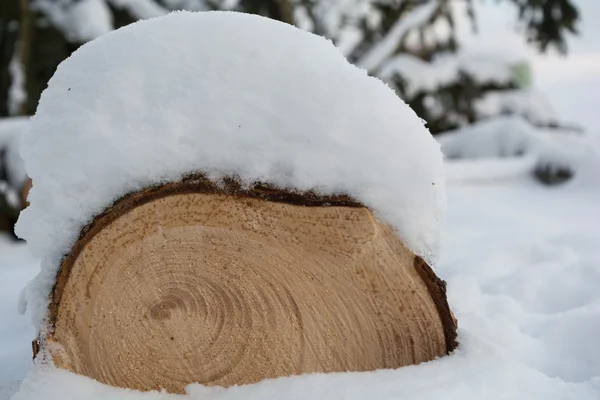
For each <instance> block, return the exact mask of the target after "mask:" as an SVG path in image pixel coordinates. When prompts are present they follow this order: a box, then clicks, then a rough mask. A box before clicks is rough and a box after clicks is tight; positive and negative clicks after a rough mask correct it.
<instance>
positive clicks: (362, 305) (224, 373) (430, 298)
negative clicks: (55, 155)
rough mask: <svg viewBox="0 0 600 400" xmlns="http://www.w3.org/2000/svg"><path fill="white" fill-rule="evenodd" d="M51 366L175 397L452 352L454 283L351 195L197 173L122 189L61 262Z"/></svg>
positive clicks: (48, 342)
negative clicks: (449, 287)
mask: <svg viewBox="0 0 600 400" xmlns="http://www.w3.org/2000/svg"><path fill="white" fill-rule="evenodd" d="M49 314H50V325H51V329H50V332H52V333H50V334H48V336H47V337H45V338H41V346H42V347H45V348H46V349H47V350H48V351H49V353H50V355H51V356H52V358H53V360H54V362H55V364H56V366H58V367H59V368H64V369H67V370H70V371H72V372H75V373H78V374H82V375H86V376H89V377H91V378H94V379H96V380H98V381H100V382H103V383H106V384H110V385H113V386H119V387H124V388H134V389H140V390H151V389H160V388H165V389H166V390H167V391H169V392H172V393H182V392H183V391H184V387H185V386H186V385H187V384H189V383H193V382H199V383H202V384H205V385H220V386H231V385H240V384H249V383H254V382H258V381H260V380H263V379H267V378H275V377H280V376H288V375H297V374H303V373H311V372H335V371H369V370H376V369H381V368H398V367H401V366H405V365H410V364H418V363H420V362H424V361H429V360H432V359H434V358H436V357H439V356H443V355H446V354H448V353H449V352H450V351H452V350H453V349H454V347H455V346H456V341H455V339H456V321H455V319H454V317H453V316H452V313H451V312H450V309H449V307H448V304H447V301H446V293H445V285H444V282H443V281H441V280H440V279H439V278H437V276H436V275H435V274H434V272H433V271H432V270H431V268H429V266H428V265H427V264H426V263H425V262H424V261H423V260H422V259H421V258H419V257H416V256H415V255H414V254H413V253H411V252H410V251H408V250H407V249H406V248H405V247H404V245H403V244H402V242H401V241H400V240H399V239H398V237H397V236H396V234H395V233H394V232H393V231H392V229H391V228H389V227H388V226H387V225H385V224H383V223H381V222H380V221H378V220H377V219H376V218H375V217H374V216H373V214H372V213H371V212H370V211H369V210H368V209H367V208H365V207H363V206H361V205H360V204H358V203H356V202H354V201H353V200H352V199H350V198H347V197H344V196H337V197H326V198H325V197H318V196H316V195H314V194H312V193H304V194H294V193H289V192H284V191H280V190H276V189H273V188H270V187H267V186H264V185H257V186H254V187H253V188H251V189H247V190H244V189H242V188H240V187H239V186H238V185H237V184H235V182H233V181H227V183H226V184H224V185H222V186H216V185H215V184H213V183H211V182H210V181H208V180H205V179H203V178H195V179H188V180H185V181H183V182H179V183H172V184H166V185H164V186H161V187H155V188H151V189H148V190H145V191H142V192H139V193H136V194H132V195H129V196H127V197H125V198H123V199H122V200H120V201H118V202H117V203H116V204H115V205H114V206H113V207H112V208H110V209H109V210H107V211H106V212H105V213H104V214H102V215H100V216H98V217H97V218H96V219H95V220H94V222H93V223H92V224H91V225H90V226H88V227H87V228H86V229H84V231H83V232H82V234H81V237H80V239H79V240H78V241H77V242H76V243H75V245H74V246H73V249H72V251H71V253H70V254H69V255H68V257H67V258H66V259H65V260H64V261H63V263H62V265H61V269H60V271H59V274H58V276H57V282H56V285H55V287H54V290H53V293H52V301H51V305H50V310H49Z"/></svg>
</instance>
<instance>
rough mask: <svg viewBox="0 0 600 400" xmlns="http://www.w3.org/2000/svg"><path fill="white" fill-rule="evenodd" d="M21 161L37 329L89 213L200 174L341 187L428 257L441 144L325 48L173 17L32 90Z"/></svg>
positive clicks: (225, 17) (234, 21)
mask: <svg viewBox="0 0 600 400" xmlns="http://www.w3.org/2000/svg"><path fill="white" fill-rule="evenodd" d="M22 156H23V158H24V160H25V162H26V167H27V171H28V173H29V176H30V177H31V178H32V179H33V182H34V185H33V189H32V190H31V192H30V194H29V200H30V202H31V205H30V207H28V208H27V209H26V210H25V211H24V212H22V213H21V217H20V219H19V221H18V224H17V227H16V232H17V234H18V235H20V236H21V237H23V238H24V239H26V240H27V242H28V244H29V247H30V249H31V250H32V251H33V254H34V255H35V256H37V257H39V258H40V259H41V260H42V272H41V273H40V275H39V276H38V277H37V278H36V279H35V280H34V281H33V282H32V283H31V284H29V285H28V287H27V288H26V289H25V291H24V302H23V303H22V305H23V308H24V307H25V304H26V303H28V306H29V307H30V308H31V309H32V312H33V316H34V320H35V322H36V324H37V325H38V327H39V326H41V324H42V322H43V320H44V317H45V314H46V306H47V301H48V300H47V299H48V294H49V292H50V290H51V287H52V284H53V282H54V279H55V273H56V270H57V267H58V265H59V262H60V260H61V258H62V257H63V256H64V255H65V254H67V253H68V252H69V251H70V248H71V246H72V244H73V243H74V241H75V240H76V238H77V236H78V235H79V232H80V230H81V229H82V228H83V227H84V226H85V225H86V224H87V223H89V222H90V221H91V220H92V218H93V217H94V216H95V215H97V214H99V213H101V212H102V211H103V210H105V209H106V208H107V207H108V206H110V205H111V203H112V202H114V201H115V200H116V199H118V198H119V197H121V196H123V195H124V194H126V193H128V192H132V191H136V190H139V189H142V188H144V187H148V186H150V185H156V184H160V183H163V182H167V181H172V180H178V179H181V178H182V177H183V176H185V175H188V174H190V173H194V172H202V173H204V174H206V175H207V176H209V177H210V178H211V179H214V180H219V179H220V178H222V177H225V176H235V177H237V178H238V179H239V180H240V181H241V182H243V183H245V184H250V183H253V182H256V181H263V182H268V183H271V184H273V185H275V186H278V187H282V188H287V189H291V190H299V191H304V190H309V189H315V190H317V191H318V192H320V193H322V194H332V193H347V194H349V195H351V196H353V197H354V198H356V199H357V200H359V201H360V202H362V203H363V204H365V205H367V206H368V207H370V208H372V209H373V210H374V211H375V212H376V213H377V215H378V216H379V217H380V218H382V219H383V220H385V221H386V222H388V223H389V224H390V225H392V226H393V227H394V228H395V229H396V230H397V232H398V234H399V236H400V237H401V238H402V239H403V240H404V242H405V243H406V244H407V246H408V247H409V248H410V249H411V250H413V251H414V252H415V253H417V254H419V255H421V256H423V257H424V258H425V259H427V260H428V261H429V262H430V263H434V262H435V258H436V252H437V249H438V243H439V229H440V224H441V222H442V220H443V214H444V206H445V194H444V180H443V165H442V156H441V151H440V148H439V145H438V143H437V142H436V141H435V140H434V139H433V138H432V136H431V135H430V134H429V132H428V131H427V129H426V128H425V127H424V125H423V122H422V121H421V120H420V119H419V118H418V117H417V115H416V114H415V113H414V112H413V111H412V110H411V109H410V108H409V107H408V106H407V105H406V104H405V103H403V102H402V100H400V99H399V98H398V97H397V96H396V95H395V93H394V92H393V91H392V90H391V89H390V88H388V87H387V86H386V85H385V84H384V83H383V82H381V81H379V80H378V79H376V78H373V77H369V76H368V75H367V73H366V72H365V71H364V70H361V69H359V68H356V67H354V66H352V65H351V64H349V63H348V62H347V61H346V60H345V58H344V57H343V56H342V55H341V53H340V52H339V51H338V50H337V49H336V48H335V47H334V46H333V44H332V43H331V42H329V41H327V40H325V39H323V38H321V37H318V36H316V35H313V34H310V33H307V32H304V31H301V30H299V29H296V28H294V27H291V26H289V25H286V24H284V23H280V22H276V21H273V20H268V19H266V18H263V17H258V16H253V15H247V14H238V13H233V12H210V13H189V12H179V13H173V14H169V15H168V16H166V17H162V18H156V19H152V20H147V21H142V22H138V23H135V24H133V25H130V26H128V27H125V28H123V29H120V30H118V31H114V32H111V33H108V34H106V35H103V36H101V37H100V38H98V39H96V40H95V41H93V42H90V43H88V44H86V45H84V46H82V47H81V48H80V49H79V50H78V51H76V52H75V53H74V54H73V55H72V56H71V57H70V58H69V59H68V60H66V61H65V62H63V63H62V64H61V65H60V66H59V68H58V70H57V72H56V74H55V75H54V77H53V78H52V79H51V80H50V82H49V84H48V88H47V89H46V91H44V93H43V94H42V97H41V100H40V104H39V107H38V110H37V113H36V115H35V116H34V117H33V118H32V120H31V127H30V129H28V130H27V133H26V135H25V137H24V140H23V146H22Z"/></svg>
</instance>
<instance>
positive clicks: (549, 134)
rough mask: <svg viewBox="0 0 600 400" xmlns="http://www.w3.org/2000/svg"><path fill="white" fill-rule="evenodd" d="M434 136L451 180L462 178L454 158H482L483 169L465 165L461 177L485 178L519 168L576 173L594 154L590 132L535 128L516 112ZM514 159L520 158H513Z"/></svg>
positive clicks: (462, 160) (504, 174)
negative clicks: (455, 165)
mask: <svg viewBox="0 0 600 400" xmlns="http://www.w3.org/2000/svg"><path fill="white" fill-rule="evenodd" d="M436 139H437V140H438V142H439V143H440V144H441V145H442V151H443V153H444V155H445V156H446V157H447V159H449V160H450V162H448V163H447V164H448V165H449V166H450V168H449V172H450V175H452V180H456V179H457V178H458V179H459V180H461V178H462V177H460V175H462V172H459V170H462V169H464V168H462V167H459V168H454V166H453V165H452V164H453V162H454V161H455V160H457V159H461V163H464V162H465V161H464V160H481V159H484V160H486V162H485V163H484V164H482V163H481V162H480V161H478V162H479V165H480V166H483V165H487V167H486V168H479V170H478V171H476V169H474V168H469V167H467V168H466V170H467V171H469V173H468V175H469V176H468V177H467V176H464V178H468V179H470V178H472V177H473V178H474V177H475V175H476V176H478V177H484V176H485V177H486V178H491V177H492V176H496V177H498V178H501V177H503V176H508V175H514V172H516V171H517V170H518V169H519V168H521V167H522V168H524V169H523V172H526V171H525V169H526V170H527V172H531V170H533V169H536V170H539V171H541V170H544V171H545V172H542V173H556V172H558V171H560V170H565V171H569V172H570V173H574V174H575V175H577V174H578V173H579V172H582V171H583V170H582V167H581V166H582V165H583V164H582V162H581V160H582V159H586V158H593V157H594V156H593V155H592V154H591V151H590V145H591V144H592V142H593V137H592V136H591V135H590V134H588V133H584V132H574V131H563V130H559V129H551V128H539V127H536V126H534V125H531V124H530V123H529V122H527V121H526V120H525V119H523V118H522V117H520V116H516V115H513V116H500V117H496V118H492V119H488V120H485V121H482V122H478V123H476V124H473V125H470V126H467V127H464V128H460V129H456V130H454V131H450V132H447V133H444V134H442V135H439V136H437V137H436ZM517 158H521V159H522V160H521V161H517ZM501 159H502V160H501ZM515 161H517V162H515ZM469 162H470V161H469ZM515 167H517V168H516V169H515ZM583 168H587V169H590V168H588V167H583ZM473 172H475V175H473ZM582 173H583V172H582ZM542 180H543V179H542Z"/></svg>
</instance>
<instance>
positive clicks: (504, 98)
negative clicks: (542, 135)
mask: <svg viewBox="0 0 600 400" xmlns="http://www.w3.org/2000/svg"><path fill="white" fill-rule="evenodd" d="M475 110H476V111H477V114H478V115H479V116H480V117H483V118H485V117H492V116H495V115H498V114H507V113H509V114H518V115H520V116H522V117H523V118H525V119H527V120H528V121H530V122H531V123H533V124H539V125H547V124H552V123H557V122H558V118H557V116H556V113H555V111H554V109H553V108H552V106H551V105H550V103H549V102H548V99H547V98H546V97H545V96H544V95H543V94H542V93H540V92H539V91H537V90H533V89H529V90H527V89H524V90H504V91H499V92H488V93H486V94H485V95H484V96H483V98H481V99H480V100H479V101H477V102H476V103H475Z"/></svg>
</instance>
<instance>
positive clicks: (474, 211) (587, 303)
mask: <svg viewBox="0 0 600 400" xmlns="http://www.w3.org/2000/svg"><path fill="white" fill-rule="evenodd" d="M498 162H506V163H510V161H498ZM459 163H461V162H455V163H452V164H450V165H448V166H447V169H448V171H447V172H448V174H449V175H452V176H453V179H452V181H451V183H450V184H449V185H448V200H449V209H448V219H447V223H446V228H445V232H444V248H443V251H442V257H441V261H440V263H439V265H438V267H437V272H438V274H439V275H441V276H442V277H443V278H444V279H446V280H447V281H448V290H449V301H450V304H451V307H452V308H453V310H454V312H455V314H456V316H457V318H458V320H459V327H460V329H459V331H460V341H461V345H460V347H459V350H457V351H456V352H455V354H453V355H452V356H450V357H446V358H444V359H441V360H439V361H435V362H431V363H427V364H423V365H420V366H417V367H408V368H403V369H400V370H396V371H381V372H377V373H357V374H335V375H330V376H327V377H325V376H323V375H312V376H305V377H301V378H294V379H285V378H284V379H279V380H275V381H270V382H264V383H261V384H256V385H251V386H247V387H240V388H234V389H230V390H224V391H221V390H213V389H210V390H207V389H203V388H201V387H199V386H195V387H193V388H192V394H193V396H192V397H193V398H211V399H230V398H244V399H274V398H289V399H291V398H295V399H321V398H322V399H325V398H327V399H334V398H335V399H338V398H339V399H341V398H349V399H366V398H369V399H392V398H395V399H396V398H397V399H400V398H411V399H448V398H457V399H458V398H461V399H537V398H540V399H544V400H549V399H577V400H585V399H598V398H600V347H598V346H597V336H598V332H600V291H599V290H598V288H599V287H600V246H598V243H600V231H599V230H598V222H600V205H599V204H600V202H599V200H600V189H598V190H594V188H593V187H590V186H589V185H588V186H577V185H573V184H566V185H563V186H559V187H551V188H548V187H545V186H542V185H540V184H539V183H537V182H535V181H534V180H533V179H532V178H530V176H529V174H528V173H526V172H523V173H518V171H517V172H516V173H513V174H510V175H506V176H505V177H503V178H502V179H499V178H498V176H496V178H494V179H487V180H486V179H483V178H480V179H478V180H461V179H460V176H461V175H462V174H463V173H465V171H467V173H466V174H465V176H467V175H469V174H468V170H469V169H471V170H472V171H473V170H477V171H478V173H479V175H482V174H481V171H480V169H481V165H483V164H479V163H478V162H477V161H465V162H462V163H464V164H462V165H461V164H459ZM457 168H458V169H459V170H462V172H461V173H457V171H456V170H457ZM526 170H527V169H523V171H526ZM472 171H471V172H472ZM37 269H38V266H37V264H36V262H35V260H33V259H32V258H31V257H30V256H29V255H28V253H27V251H26V248H25V246H24V245H23V244H14V243H10V242H9V241H8V240H7V239H6V238H1V239H0V288H1V290H0V296H1V297H0V387H2V389H0V400H5V399H8V398H9V397H10V396H9V394H10V393H11V392H12V390H13V389H15V388H16V387H17V386H16V384H15V383H14V381H15V380H20V379H23V377H24V376H25V374H26V371H27V367H28V364H29V363H30V359H31V349H30V341H31V339H32V336H33V332H34V329H33V327H31V326H30V325H29V319H28V318H27V317H22V316H19V315H18V314H17V304H16V303H17V295H18V292H19V289H20V288H21V287H22V286H23V285H24V284H25V282H26V281H27V280H28V279H30V278H32V277H33V276H34V275H35V274H36V272H37ZM41 378H42V379H43V377H41ZM52 379H53V380H54V381H55V382H54V383H53V384H48V385H45V389H44V390H45V396H44V398H45V399H53V400H54V399H58V398H59V397H56V394H60V390H59V388H60V386H61V384H62V383H63V379H69V382H70V385H71V389H70V391H73V393H71V395H72V396H73V397H69V398H73V399H75V398H85V397H87V396H88V395H89V396H92V394H93V395H94V396H100V397H93V398H115V399H116V398H120V394H122V392H121V391H115V390H112V389H109V388H106V387H104V386H100V385H98V386H96V385H89V384H86V385H77V384H75V383H76V382H77V380H76V379H75V380H73V377H72V376H70V375H66V374H64V375H61V374H59V375H53V376H52ZM80 380H81V381H83V382H85V381H86V379H84V378H80ZM79 388H80V391H78V390H79ZM53 390H56V392H55V393H54V392H53ZM163 396H165V395H161V394H158V393H156V394H155V396H152V397H150V398H152V399H162V398H163ZM273 396H275V397H273ZM133 397H136V398H137V396H135V395H134V396H133ZM61 398H64V397H61ZM128 398H129V396H128Z"/></svg>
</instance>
